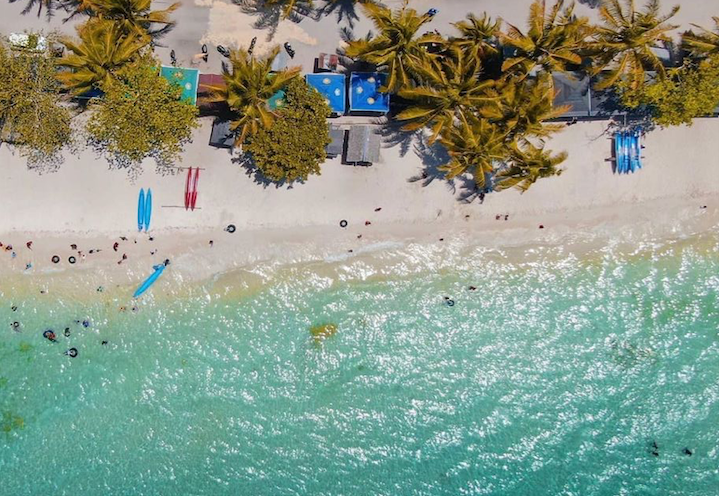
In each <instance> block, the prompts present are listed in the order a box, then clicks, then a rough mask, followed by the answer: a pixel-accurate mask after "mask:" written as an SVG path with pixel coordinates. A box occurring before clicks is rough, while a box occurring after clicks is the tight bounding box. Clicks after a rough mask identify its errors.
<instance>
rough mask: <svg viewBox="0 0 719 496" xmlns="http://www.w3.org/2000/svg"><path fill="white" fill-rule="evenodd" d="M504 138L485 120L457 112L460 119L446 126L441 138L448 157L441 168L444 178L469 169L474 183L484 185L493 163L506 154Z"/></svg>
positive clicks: (507, 147) (499, 160)
mask: <svg viewBox="0 0 719 496" xmlns="http://www.w3.org/2000/svg"><path fill="white" fill-rule="evenodd" d="M507 138H508V136H507V134H506V133H503V132H502V131H501V130H500V129H499V127H498V126H495V125H493V124H491V123H490V122H489V121H487V120H486V119H481V118H479V117H476V116H474V115H472V114H468V115H460V117H459V121H458V122H457V123H455V124H454V125H453V126H451V127H448V128H446V129H445V131H444V132H443V133H442V136H441V138H440V143H442V144H443V145H444V147H445V148H446V149H447V153H448V154H449V157H450V160H449V162H447V163H446V164H444V165H442V166H441V167H440V170H442V171H444V172H445V173H446V177H447V179H452V178H454V177H457V176H458V175H460V174H464V173H467V172H469V173H471V174H472V175H473V176H474V181H475V183H476V184H477V186H478V187H479V188H484V187H485V185H486V179H487V176H490V175H491V174H492V173H493V172H494V167H495V164H497V163H498V162H502V161H504V160H506V158H507V156H508V153H509V150H510V148H509V144H508V143H507Z"/></svg>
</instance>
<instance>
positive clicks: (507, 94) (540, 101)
mask: <svg viewBox="0 0 719 496" xmlns="http://www.w3.org/2000/svg"><path fill="white" fill-rule="evenodd" d="M497 91H498V94H499V96H500V100H499V109H498V111H497V112H496V114H495V115H491V116H489V118H490V120H491V122H492V123H494V124H496V125H498V126H500V127H501V128H502V129H503V130H504V132H506V133H508V134H509V135H511V136H516V137H518V138H519V139H520V141H522V142H526V137H534V138H540V139H541V138H546V137H548V136H549V135H550V134H552V133H554V132H557V131H559V130H560V129H563V128H564V124H546V123H545V122H544V121H546V120H547V119H554V118H557V117H559V116H561V115H562V114H564V113H565V112H566V111H567V110H568V109H569V107H568V106H562V107H555V106H554V96H555V91H554V86H553V85H552V83H551V75H549V74H547V73H543V74H541V75H540V76H539V77H538V78H537V79H534V80H528V79H517V80H509V81H504V82H502V84H501V86H498V87H497Z"/></svg>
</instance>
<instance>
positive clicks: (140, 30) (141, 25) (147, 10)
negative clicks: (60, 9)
mask: <svg viewBox="0 0 719 496" xmlns="http://www.w3.org/2000/svg"><path fill="white" fill-rule="evenodd" d="M151 4H152V0H66V1H65V5H66V8H67V9H68V10H73V11H74V13H73V14H72V15H71V16H70V17H72V16H74V15H75V14H86V15H89V16H92V17H98V18H101V19H108V20H112V21H115V22H117V23H119V24H120V25H121V26H122V28H123V30H124V31H125V32H126V33H130V32H134V33H136V34H138V35H142V36H144V35H150V36H151V37H153V38H155V37H158V36H161V35H163V34H165V33H166V32H167V31H169V30H170V29H172V27H173V26H174V25H175V23H174V22H173V21H172V20H170V14H171V13H172V12H174V11H175V10H177V8H178V7H179V6H180V4H179V3H173V4H172V5H170V6H169V7H168V8H166V9H165V10H151V8H152V5H151ZM156 25H160V26H161V27H160V28H157V29H155V28H153V26H156Z"/></svg>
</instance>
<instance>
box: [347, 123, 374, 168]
mask: <svg viewBox="0 0 719 496" xmlns="http://www.w3.org/2000/svg"><path fill="white" fill-rule="evenodd" d="M376 131H377V128H376V126H352V127H351V128H350V131H349V136H348V138H347V154H346V155H345V162H347V163H348V164H369V165H371V164H373V163H375V162H377V161H378V160H379V151H380V147H381V144H382V140H381V139H380V135H379V134H377V132H376Z"/></svg>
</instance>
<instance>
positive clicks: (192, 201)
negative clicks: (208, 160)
mask: <svg viewBox="0 0 719 496" xmlns="http://www.w3.org/2000/svg"><path fill="white" fill-rule="evenodd" d="M199 178H200V168H199V167H195V180H194V181H193V183H192V196H191V198H190V208H191V209H192V210H195V205H196V204H197V180H198V179H199Z"/></svg>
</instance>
